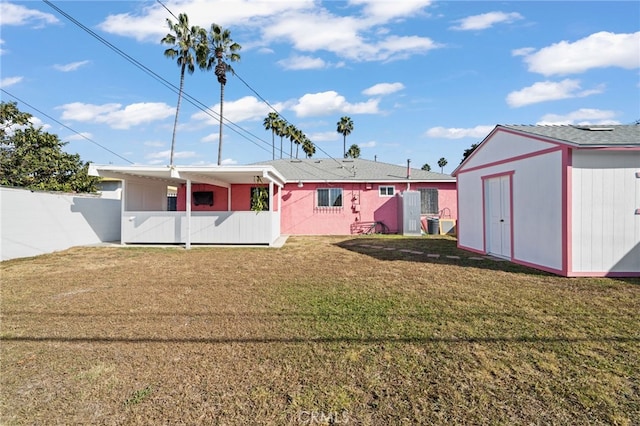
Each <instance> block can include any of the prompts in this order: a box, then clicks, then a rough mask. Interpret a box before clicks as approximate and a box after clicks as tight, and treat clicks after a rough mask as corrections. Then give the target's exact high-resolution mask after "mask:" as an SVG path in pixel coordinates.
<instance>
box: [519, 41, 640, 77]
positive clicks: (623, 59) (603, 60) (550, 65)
mask: <svg viewBox="0 0 640 426" xmlns="http://www.w3.org/2000/svg"><path fill="white" fill-rule="evenodd" d="M638 46H640V32H636V33H633V34H614V33H610V32H604V31H603V32H599V33H595V34H591V35H590V36H588V37H585V38H583V39H580V40H578V41H576V42H573V43H570V42H568V41H561V42H559V43H555V44H552V45H551V46H547V47H544V48H542V49H540V50H538V51H537V52H530V53H527V54H525V55H524V57H525V58H524V61H525V62H526V63H527V65H528V69H529V71H531V72H536V73H539V74H542V75H545V76H550V75H567V74H578V73H583V72H585V71H588V70H590V69H593V68H607V67H620V68H624V69H634V68H639V67H640V48H639V47H638Z"/></svg>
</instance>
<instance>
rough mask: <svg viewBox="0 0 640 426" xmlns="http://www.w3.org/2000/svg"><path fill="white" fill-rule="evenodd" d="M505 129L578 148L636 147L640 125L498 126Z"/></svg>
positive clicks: (639, 134) (639, 137) (639, 142)
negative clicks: (542, 137)
mask: <svg viewBox="0 0 640 426" xmlns="http://www.w3.org/2000/svg"><path fill="white" fill-rule="evenodd" d="M500 127H502V128H505V129H511V130H516V131H518V132H524V133H529V134H532V135H537V136H544V137H547V138H551V139H555V140H556V141H558V142H561V143H567V144H570V145H574V146H578V147H626V146H630V147H638V146H640V125H637V124H631V125H584V126H578V125H562V126H561V125H556V126H542V125H535V126H533V125H532V126H522V125H520V126H516V125H499V126H497V127H496V130H497V129H499V128H500Z"/></svg>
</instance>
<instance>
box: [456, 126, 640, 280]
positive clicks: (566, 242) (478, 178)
mask: <svg viewBox="0 0 640 426" xmlns="http://www.w3.org/2000/svg"><path fill="white" fill-rule="evenodd" d="M453 175H454V176H455V177H456V179H457V188H458V247H460V248H462V249H466V250H470V251H474V252H477V253H482V254H487V255H492V256H498V257H502V258H504V259H508V260H511V261H512V262H515V263H519V264H522V265H526V266H531V267H534V268H537V269H540V270H544V271H548V272H552V273H555V274H558V275H563V276H617V277H636V276H640V125H611V126H602V125H599V126H571V125H563V126H505V125H498V126H496V127H495V128H494V129H493V131H491V133H490V134H489V135H488V136H487V137H486V138H485V139H484V140H483V141H482V142H481V143H480V144H479V146H478V147H477V148H476V149H475V150H474V151H473V153H472V154H471V155H470V156H469V157H468V158H467V159H466V160H465V161H464V162H463V163H462V164H460V166H458V168H457V169H456V170H455V171H454V172H453Z"/></svg>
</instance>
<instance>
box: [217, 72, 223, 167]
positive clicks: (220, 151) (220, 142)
mask: <svg viewBox="0 0 640 426" xmlns="http://www.w3.org/2000/svg"><path fill="white" fill-rule="evenodd" d="M223 101H224V84H223V83H220V130H219V135H218V166H219V165H221V164H222V106H223Z"/></svg>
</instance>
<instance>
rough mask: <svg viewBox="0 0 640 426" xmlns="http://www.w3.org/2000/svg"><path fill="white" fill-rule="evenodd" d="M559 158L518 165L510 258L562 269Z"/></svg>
mask: <svg viewBox="0 0 640 426" xmlns="http://www.w3.org/2000/svg"><path fill="white" fill-rule="evenodd" d="M561 166H562V154H561V152H559V151H556V152H553V153H549V154H545V155H540V156H535V157H530V158H527V159H524V160H521V161H518V162H517V163H516V165H515V167H514V170H515V173H514V175H513V219H512V220H513V222H514V229H513V250H514V252H513V256H514V258H515V259H516V260H521V261H524V262H528V263H533V264H536V265H540V266H544V267H546V268H551V269H561V268H562V167H561Z"/></svg>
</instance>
